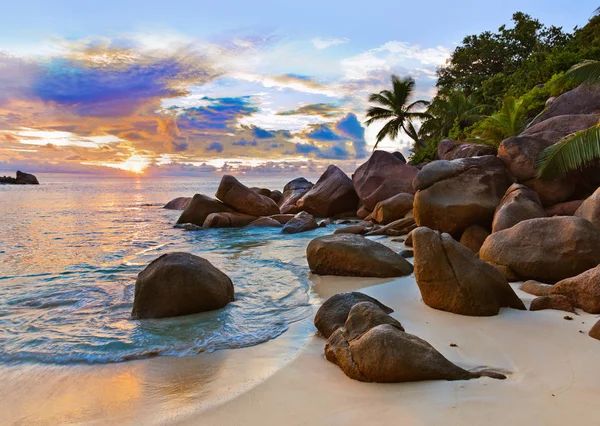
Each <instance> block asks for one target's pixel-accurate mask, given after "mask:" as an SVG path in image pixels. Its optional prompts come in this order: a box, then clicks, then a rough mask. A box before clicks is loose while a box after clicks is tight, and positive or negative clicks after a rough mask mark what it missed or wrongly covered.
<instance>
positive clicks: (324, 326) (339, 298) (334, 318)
mask: <svg viewBox="0 0 600 426" xmlns="http://www.w3.org/2000/svg"><path fill="white" fill-rule="evenodd" d="M363 302H368V303H373V304H375V305H376V306H377V307H379V308H380V309H381V310H382V311H383V312H384V313H386V314H390V313H392V312H394V310H393V309H392V308H389V307H387V306H385V305H384V304H383V303H381V302H380V301H379V300H377V299H374V298H372V297H371V296H367V295H366V294H363V293H359V292H357V291H353V292H349V293H338V294H336V295H333V296H331V297H330V298H329V299H327V300H326V301H325V303H323V304H322V305H321V307H320V308H319V310H318V311H317V314H316V315H315V320H314V322H315V327H316V328H317V330H319V332H320V333H321V334H322V335H323V336H324V337H325V338H328V337H329V336H331V335H332V334H333V332H334V331H335V330H337V329H338V328H340V327H343V326H344V323H345V322H346V319H347V318H348V314H349V313H350V309H352V307H353V306H354V305H356V304H358V303H363Z"/></svg>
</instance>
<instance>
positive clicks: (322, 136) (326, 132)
mask: <svg viewBox="0 0 600 426" xmlns="http://www.w3.org/2000/svg"><path fill="white" fill-rule="evenodd" d="M306 136H308V137H309V138H310V139H314V140H317V141H325V142H329V141H339V140H341V139H342V138H341V137H340V136H339V135H337V134H335V133H334V132H333V130H331V129H330V128H329V127H328V126H326V125H325V124H322V125H320V126H318V127H317V128H315V129H314V130H312V131H310V132H309V133H308V134H307V135H306Z"/></svg>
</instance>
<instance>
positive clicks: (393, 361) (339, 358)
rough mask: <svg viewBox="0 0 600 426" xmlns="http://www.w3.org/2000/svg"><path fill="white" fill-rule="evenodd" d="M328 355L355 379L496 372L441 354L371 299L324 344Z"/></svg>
mask: <svg viewBox="0 0 600 426" xmlns="http://www.w3.org/2000/svg"><path fill="white" fill-rule="evenodd" d="M325 357H326V358H327V360H328V361H330V362H332V363H334V364H336V365H337V366H338V367H340V368H341V370H342V371H343V372H344V374H346V376H348V377H350V378H351V379H354V380H359V381H362V382H378V383H399V382H414V381H422V380H468V379H473V378H477V377H481V376H482V375H487V376H491V377H495V378H498V379H503V378H505V376H503V375H501V374H495V373H483V374H482V373H471V372H469V371H467V370H464V369H462V368H460V367H458V366H456V365H454V364H453V363H452V362H450V361H449V360H448V359H446V358H445V357H444V356H443V355H442V354H440V353H439V352H438V351H437V350H435V348H434V347H433V346H431V345H430V344H429V343H427V342H426V341H424V340H422V339H420V338H418V337H417V336H414V335H412V334H408V333H406V332H405V331H404V328H403V327H402V325H401V324H400V323H399V322H398V321H396V320H394V319H393V318H391V317H390V316H389V315H387V314H386V313H385V312H383V311H382V310H381V309H380V308H379V307H378V306H377V305H375V304H373V303H370V302H363V303H359V304H356V305H354V306H353V307H352V309H351V310H350V313H349V314H348V318H347V320H346V322H345V324H344V327H342V328H338V329H337V330H335V331H334V332H333V334H332V335H331V336H330V337H329V339H328V340H327V343H326V344H325Z"/></svg>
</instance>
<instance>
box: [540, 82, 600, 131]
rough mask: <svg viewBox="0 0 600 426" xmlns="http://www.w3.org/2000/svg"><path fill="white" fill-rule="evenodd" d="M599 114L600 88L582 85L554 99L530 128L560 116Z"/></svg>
mask: <svg viewBox="0 0 600 426" xmlns="http://www.w3.org/2000/svg"><path fill="white" fill-rule="evenodd" d="M597 113H600V88H598V87H597V86H591V85H581V86H578V87H577V88H575V89H573V90H571V91H569V92H566V93H563V94H562V95H560V96H558V97H557V98H556V99H554V101H552V103H551V104H550V106H549V107H548V109H547V110H546V111H544V112H543V113H542V114H540V115H539V116H538V117H536V118H535V120H533V122H532V123H531V125H530V127H529V128H530V129H531V127H533V126H535V125H536V124H538V123H541V122H543V121H546V120H548V119H550V118H552V117H557V116H560V115H572V114H597Z"/></svg>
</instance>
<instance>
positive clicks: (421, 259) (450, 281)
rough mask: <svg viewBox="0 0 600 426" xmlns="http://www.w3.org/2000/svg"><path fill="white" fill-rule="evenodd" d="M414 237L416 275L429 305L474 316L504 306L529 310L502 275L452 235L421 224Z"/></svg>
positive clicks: (414, 232)
mask: <svg viewBox="0 0 600 426" xmlns="http://www.w3.org/2000/svg"><path fill="white" fill-rule="evenodd" d="M412 236H413V248H414V254H415V278H416V280H417V285H418V286H419V289H420V290H421V295H422V296H423V302H425V304H426V305H428V306H430V307H432V308H434V309H439V310H442V311H447V312H453V313H455V314H461V315H471V316H492V315H497V314H498V312H499V310H500V308H502V307H510V308H515V309H525V306H524V305H523V302H522V301H521V299H519V298H518V297H517V295H516V294H515V292H514V291H513V289H512V287H511V286H510V285H509V284H508V282H507V281H506V278H505V277H504V276H502V274H500V273H499V272H498V271H497V270H496V269H495V268H493V267H492V266H490V265H488V264H487V263H485V262H483V261H481V260H479V259H478V258H477V257H476V256H475V255H474V254H473V252H472V251H471V250H469V249H468V248H466V247H465V246H463V245H461V244H460V243H458V242H457V241H455V240H454V239H453V238H452V237H451V236H450V235H449V234H440V233H439V232H437V231H434V230H432V229H429V228H425V227H421V228H417V229H415V230H414V231H413V233H412Z"/></svg>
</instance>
